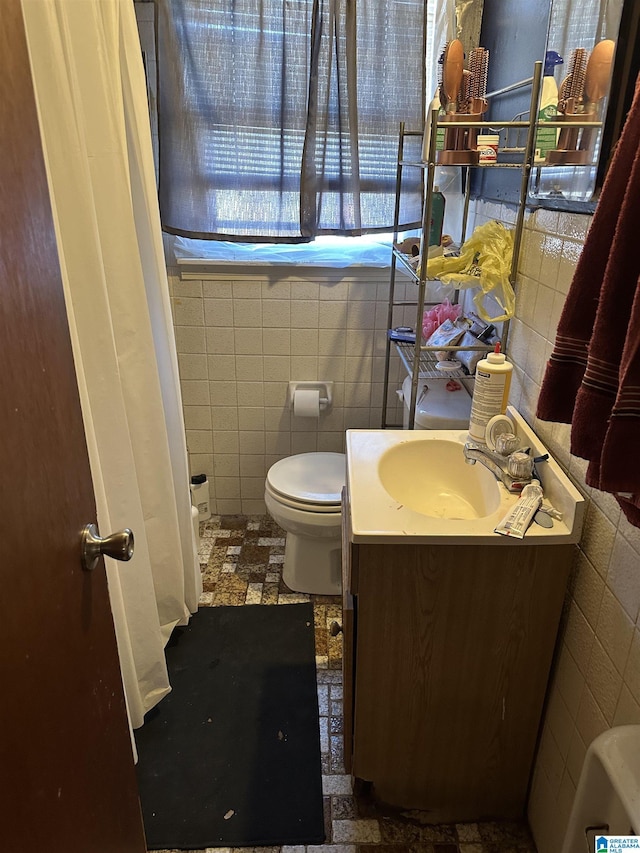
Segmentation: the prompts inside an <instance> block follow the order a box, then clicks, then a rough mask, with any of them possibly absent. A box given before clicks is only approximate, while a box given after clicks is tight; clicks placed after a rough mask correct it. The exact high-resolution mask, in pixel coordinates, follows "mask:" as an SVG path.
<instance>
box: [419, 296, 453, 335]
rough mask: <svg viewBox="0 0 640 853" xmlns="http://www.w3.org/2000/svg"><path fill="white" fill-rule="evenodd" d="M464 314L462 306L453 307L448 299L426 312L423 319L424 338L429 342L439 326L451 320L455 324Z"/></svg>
mask: <svg viewBox="0 0 640 853" xmlns="http://www.w3.org/2000/svg"><path fill="white" fill-rule="evenodd" d="M461 314H462V306H461V305H452V304H451V303H450V302H449V300H448V299H445V300H444V302H442V303H440V305H435V306H434V307H433V308H430V309H429V310H428V311H425V312H424V314H423V317H422V336H423V338H424V339H425V340H428V339H429V338H430V337H431V335H432V334H433V333H434V332H435V330H436V329H437V328H438V326H441V325H442V324H443V323H444V321H445V320H451V322H452V323H453V322H454V321H455V320H457V319H458V318H459V317H460V316H461Z"/></svg>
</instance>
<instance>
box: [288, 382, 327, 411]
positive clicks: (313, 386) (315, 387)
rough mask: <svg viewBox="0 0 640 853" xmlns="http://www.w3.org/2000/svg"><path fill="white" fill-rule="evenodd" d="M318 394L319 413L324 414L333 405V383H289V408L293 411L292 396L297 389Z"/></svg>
mask: <svg viewBox="0 0 640 853" xmlns="http://www.w3.org/2000/svg"><path fill="white" fill-rule="evenodd" d="M298 388H299V389H301V390H305V391H319V392H320V411H321V412H326V411H327V410H328V409H330V408H331V404H332V403H333V382H289V407H290V408H291V409H293V396H294V394H295V392H296V390H297V389H298Z"/></svg>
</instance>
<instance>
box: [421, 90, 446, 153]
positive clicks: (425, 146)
mask: <svg viewBox="0 0 640 853" xmlns="http://www.w3.org/2000/svg"><path fill="white" fill-rule="evenodd" d="M434 112H437V113H438V120H439V119H440V118H441V117H442V116H443V115H444V110H443V108H442V105H441V104H440V95H439V92H436V93H435V95H434V96H433V100H432V101H431V103H430V104H429V106H428V109H427V117H426V121H425V125H424V134H423V137H422V161H423V163H427V162H428V161H429V154H430V151H429V143H430V141H431V121H432V118H433V115H434ZM442 148H444V128H443V127H439V128H438V130H437V136H436V150H437V151H440V150H442ZM434 154H435V152H434Z"/></svg>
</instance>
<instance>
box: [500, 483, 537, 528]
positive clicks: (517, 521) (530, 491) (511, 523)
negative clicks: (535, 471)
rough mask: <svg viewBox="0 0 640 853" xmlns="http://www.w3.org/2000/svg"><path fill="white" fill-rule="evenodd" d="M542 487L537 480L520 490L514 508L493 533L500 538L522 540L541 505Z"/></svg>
mask: <svg viewBox="0 0 640 853" xmlns="http://www.w3.org/2000/svg"><path fill="white" fill-rule="evenodd" d="M542 497H543V492H542V487H541V485H540V483H538V481H537V480H533V481H532V482H531V483H529V484H528V485H527V486H525V487H524V489H523V490H522V492H521V494H520V497H519V499H518V501H517V503H516V504H514V506H512V507H511V509H510V510H509V512H508V513H507V514H506V515H505V517H504V518H503V519H502V521H501V522H500V524H499V525H498V526H497V527H496V528H495V530H494V533H500V535H501V536H513V537H514V538H515V539H523V538H524V534H525V533H526V532H527V528H528V527H529V525H530V524H531V522H532V521H533V516H534V515H535V514H536V512H537V511H538V510H539V509H540V505H541V503H542Z"/></svg>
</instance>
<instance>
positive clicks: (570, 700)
mask: <svg viewBox="0 0 640 853" xmlns="http://www.w3.org/2000/svg"><path fill="white" fill-rule="evenodd" d="M494 208H495V206H491V207H489V206H488V205H484V204H482V203H480V204H478V205H477V212H478V215H479V217H480V219H479V221H483V219H484V218H486V217H487V216H496V215H497V216H500V215H503V213H504V211H497V212H496V210H495V209H494ZM589 224H590V218H589V217H587V216H578V215H573V214H566V213H556V212H553V211H545V210H539V211H537V212H535V213H533V214H531V215H530V216H529V217H528V220H527V223H526V230H525V235H524V244H523V252H522V255H521V260H520V271H519V277H518V281H517V286H516V319H515V320H514V321H513V322H512V324H511V337H510V342H509V346H508V351H509V356H510V359H511V360H512V361H513V362H514V373H515V375H514V382H513V388H512V399H511V402H512V403H513V404H514V405H515V406H516V407H518V408H519V410H520V411H521V412H522V413H523V414H524V416H525V417H526V418H527V420H528V421H529V422H530V423H531V424H532V425H533V426H534V428H535V429H536V431H537V432H538V434H539V435H540V436H541V437H542V439H543V440H544V441H545V443H546V444H547V445H548V446H549V448H550V449H551V450H552V451H553V453H554V455H555V456H556V457H557V458H558V460H559V461H560V462H561V464H562V465H563V467H564V468H565V469H566V471H567V472H568V474H569V476H570V477H571V478H572V479H573V481H574V482H575V483H576V485H577V486H578V488H580V489H581V491H582V492H583V493H584V494H585V495H586V496H587V499H588V511H587V515H586V520H585V526H584V531H583V535H582V541H581V543H580V546H579V550H578V553H577V557H576V562H575V567H574V573H573V577H572V581H571V585H570V589H569V593H568V598H567V607H566V614H565V618H564V619H563V624H562V627H561V631H560V637H559V643H558V649H557V656H556V663H555V668H554V672H553V675H552V680H551V685H550V691H549V697H548V705H547V711H546V715H545V719H544V725H543V729H542V736H541V742H540V749H539V752H538V756H537V761H536V766H535V772H534V778H533V785H532V791H531V797H530V802H529V821H530V824H531V828H532V831H533V834H534V837H535V840H536V844H537V847H538V851H539V853H552V851H555V850H557V849H558V846H559V845H560V844H561V841H562V838H563V835H564V832H565V829H566V825H567V821H568V817H569V814H570V810H571V805H572V803H573V798H574V795H575V790H576V786H577V783H578V779H579V776H580V771H581V769H582V764H583V761H584V756H585V753H586V750H587V747H588V746H589V744H590V743H591V741H592V740H593V739H594V738H595V737H596V736H597V735H598V734H600V732H602V731H604V730H605V729H608V728H610V727H611V726H615V725H621V724H626V723H640V621H639V619H638V616H639V609H640V531H639V530H638V529H636V528H634V527H632V526H631V525H630V524H629V523H628V522H627V520H626V518H625V517H624V515H623V514H621V512H620V508H619V507H618V504H617V503H616V502H615V500H614V499H613V498H612V497H611V496H610V495H607V494H604V493H602V492H598V491H597V490H595V489H591V488H589V487H587V486H586V485H585V481H584V472H585V469H586V463H585V462H584V460H580V459H576V458H575V457H573V456H571V454H570V452H569V440H570V427H569V426H567V425H563V424H550V423H545V422H543V421H540V420H538V419H537V418H536V417H535V408H536V403H537V398H538V393H539V391H540V384H541V382H542V378H543V374H544V367H545V363H546V361H547V358H548V356H549V354H550V352H551V348H552V346H553V343H554V340H555V332H556V328H557V324H558V320H559V318H560V313H561V311H562V307H563V305H564V301H565V298H566V294H567V292H568V289H569V285H570V283H571V278H572V275H573V271H574V269H575V265H576V262H577V259H578V257H579V255H580V251H581V249H582V246H583V243H584V239H585V236H586V233H587V229H588V227H589Z"/></svg>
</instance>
